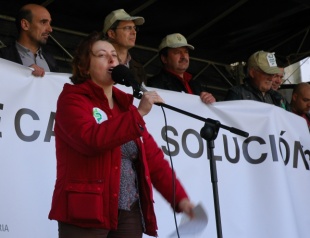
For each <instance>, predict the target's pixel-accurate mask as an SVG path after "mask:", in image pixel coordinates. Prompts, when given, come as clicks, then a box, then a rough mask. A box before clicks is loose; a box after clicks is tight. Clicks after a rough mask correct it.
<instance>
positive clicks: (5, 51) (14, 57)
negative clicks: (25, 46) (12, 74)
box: [0, 44, 59, 72]
mask: <svg viewBox="0 0 310 238" xmlns="http://www.w3.org/2000/svg"><path fill="white" fill-rule="evenodd" d="M42 55H43V57H44V59H45V60H46V62H47V65H48V67H49V68H50V71H51V72H58V71H59V69H58V67H57V64H56V60H55V59H54V57H53V55H52V54H51V53H49V52H48V51H47V50H46V49H45V48H43V47H42ZM0 58H3V59H6V60H9V61H12V62H15V63H18V64H23V62H22V59H21V58H20V56H19V53H18V51H17V49H16V46H15V44H12V45H9V46H6V47H3V48H0Z"/></svg>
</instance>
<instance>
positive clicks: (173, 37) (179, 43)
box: [158, 33, 195, 51]
mask: <svg viewBox="0 0 310 238" xmlns="http://www.w3.org/2000/svg"><path fill="white" fill-rule="evenodd" d="M183 46H187V47H188V48H190V49H191V50H193V49H195V47H194V46H192V45H190V44H187V40H186V38H185V37H184V36H183V35H181V34H180V33H174V34H170V35H167V36H166V37H165V38H164V39H162V41H161V43H160V45H159V47H158V51H161V50H162V49H163V48H166V47H169V48H179V47H183Z"/></svg>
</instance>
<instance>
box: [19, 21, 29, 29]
mask: <svg viewBox="0 0 310 238" xmlns="http://www.w3.org/2000/svg"><path fill="white" fill-rule="evenodd" d="M20 27H21V28H22V29H23V30H25V31H27V30H29V27H30V23H29V21H27V20H26V19H21V20H20Z"/></svg>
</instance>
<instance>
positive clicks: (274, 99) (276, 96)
mask: <svg viewBox="0 0 310 238" xmlns="http://www.w3.org/2000/svg"><path fill="white" fill-rule="evenodd" d="M230 100H254V101H258V102H265V103H269V104H273V105H275V106H278V107H282V108H283V109H285V110H287V111H291V107H290V105H289V103H288V101H287V100H286V99H285V97H283V95H282V94H281V93H279V92H277V91H274V90H272V89H270V90H269V91H267V92H266V93H265V95H263V94H262V92H261V91H259V90H258V89H257V88H255V87H253V86H252V85H251V84H250V82H249V79H246V80H245V82H244V84H241V85H237V86H234V87H232V88H230V89H229V90H228V92H227V94H226V97H225V100H224V101H230Z"/></svg>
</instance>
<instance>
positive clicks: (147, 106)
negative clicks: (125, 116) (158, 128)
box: [138, 91, 164, 116]
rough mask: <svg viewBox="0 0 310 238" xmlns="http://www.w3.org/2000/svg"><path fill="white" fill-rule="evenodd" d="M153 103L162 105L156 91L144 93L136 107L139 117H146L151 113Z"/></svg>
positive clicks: (161, 100) (162, 101)
mask: <svg viewBox="0 0 310 238" xmlns="http://www.w3.org/2000/svg"><path fill="white" fill-rule="evenodd" d="M154 103H164V100H163V99H162V98H161V97H160V96H159V95H158V94H157V92H156V91H148V92H144V93H143V95H142V98H141V100H140V103H139V106H138V112H139V113H140V115H141V116H145V115H147V114H148V113H149V112H150V111H151V109H152V106H153V104H154Z"/></svg>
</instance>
